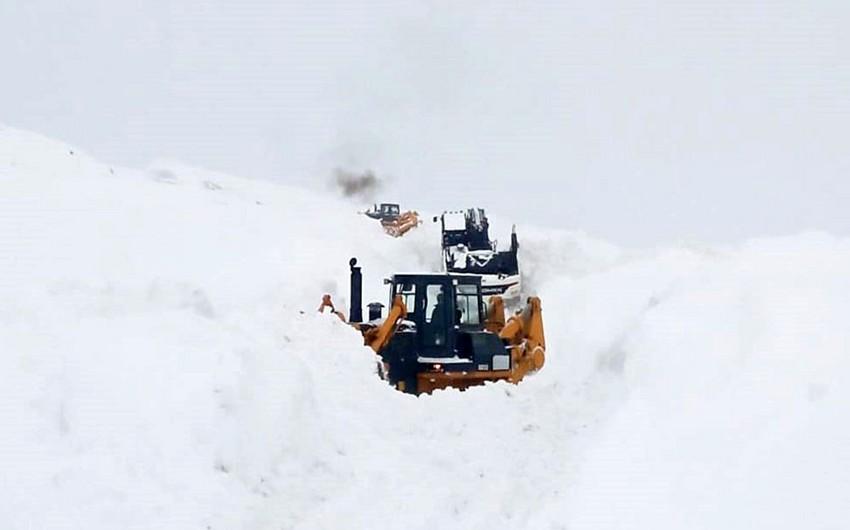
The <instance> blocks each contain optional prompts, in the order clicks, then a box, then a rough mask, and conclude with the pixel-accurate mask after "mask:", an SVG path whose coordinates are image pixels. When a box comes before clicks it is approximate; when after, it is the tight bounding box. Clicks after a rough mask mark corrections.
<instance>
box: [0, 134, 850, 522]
mask: <svg viewBox="0 0 850 530" xmlns="http://www.w3.org/2000/svg"><path fill="white" fill-rule="evenodd" d="M0 190H2V194H0V299H2V300H3V303H2V304H0V352H2V355H0V425H2V427H0V469H3V473H2V474H0V527H2V528H4V529H5V528H9V529H25V528H26V529H29V528H51V529H54V528H68V529H99V528H104V529H105V528H109V529H112V528H123V529H135V528H139V529H141V528H158V529H161V528H166V529H168V528H174V529H186V528H199V529H207V528H209V529H227V530H230V529H281V528H285V529H325V528H327V529H338V528H396V527H399V526H404V527H407V528H422V529H425V528H482V527H488V528H492V529H499V528H533V529H537V528H552V529H555V528H618V529H626V528H659V529H664V528H712V529H713V528H726V529H735V528H741V529H744V528H747V529H748V528H768V527H769V528H789V529H791V528H794V529H797V528H808V529H831V528H835V529H838V528H843V527H844V526H845V521H846V520H847V518H848V515H850V493H848V492H850V426H848V423H847V422H846V421H845V418H846V413H847V404H848V403H850V391H848V389H847V385H846V380H847V378H848V375H850V357H848V355H847V352H848V345H850V328H849V327H848V326H847V324H846V320H847V315H848V314H850V277H848V275H847V271H848V270H850V240H847V239H842V238H837V237H834V236H831V235H828V234H821V233H810V234H800V235H795V236H789V237H785V238H773V239H762V240H753V241H750V242H748V243H746V244H744V245H741V246H739V247H735V248H700V247H697V246H693V245H692V246H690V247H687V248H670V249H653V250H646V251H639V252H638V251H625V250H622V249H619V248H616V247H613V246H611V245H609V244H607V243H605V242H601V241H597V240H594V239H593V238H591V237H589V236H587V235H585V234H582V233H575V232H565V231H559V230H551V229H545V228H537V227H527V226H518V227H517V233H518V235H519V237H520V241H521V245H522V246H521V249H520V253H521V255H520V259H521V260H522V264H523V274H524V278H523V283H524V286H525V289H527V290H529V294H530V293H531V292H533V293H535V294H538V295H539V296H540V297H541V299H542V301H543V308H544V318H545V323H546V338H547V364H546V366H545V367H544V369H543V370H542V371H541V372H540V373H538V374H536V375H534V376H532V377H529V378H527V379H526V380H525V381H524V382H523V383H522V384H520V385H518V386H512V385H509V384H507V383H496V384H488V385H486V386H485V387H480V388H475V389H471V390H469V391H467V392H464V393H460V392H457V391H454V390H446V391H438V392H436V393H435V394H434V395H433V396H427V397H420V398H416V397H413V396H409V395H405V394H401V393H398V392H395V391H394V390H392V389H391V388H389V387H388V386H387V385H385V384H384V383H383V382H382V381H380V380H379V379H378V377H377V376H376V375H375V363H374V356H373V355H372V354H371V351H370V350H368V349H367V348H365V347H363V346H362V342H361V340H360V337H359V335H358V334H357V333H356V332H355V331H353V330H352V329H350V328H349V327H348V326H346V325H344V324H343V323H342V322H340V321H339V320H338V319H337V318H336V317H334V316H332V315H329V314H318V313H317V312H316V307H317V306H318V304H319V301H320V299H321V295H322V294H324V293H326V292H327V293H331V294H332V295H333V296H334V300H335V302H336V303H337V306H338V307H340V308H344V307H345V306H346V305H347V292H346V291H347V286H348V276H347V274H348V259H349V258H350V257H351V256H357V257H358V260H359V263H360V265H361V266H362V267H363V274H364V300H365V301H372V300H379V301H382V302H385V301H386V300H385V298H386V287H385V286H384V285H383V284H382V282H381V281H380V280H381V278H384V277H386V276H389V275H390V274H392V273H393V272H396V271H398V270H430V271H437V270H439V267H440V249H439V226H438V225H435V224H433V223H425V224H423V225H421V226H420V227H418V228H417V229H416V230H413V231H411V232H410V233H409V234H407V235H406V236H405V237H404V238H399V239H395V238H390V237H386V236H385V235H384V234H383V231H382V229H381V227H380V224H379V223H377V222H375V221H373V220H370V219H368V218H366V217H365V216H361V215H357V214H356V213H355V212H356V210H357V205H354V204H351V203H348V202H345V201H342V200H339V199H336V198H334V197H331V196H325V195H318V194H315V193H312V192H307V191H304V190H300V189H297V188H291V187H285V186H280V185H275V184H272V183H268V182H261V181H252V180H247V179H240V178H236V177H231V176H227V175H220V174H214V173H211V172H207V171H204V170H200V169H196V168H189V167H186V166H183V165H181V164H179V163H176V162H169V161H158V162H157V163H155V164H153V165H152V166H151V167H150V168H148V169H147V170H132V169H127V168H119V167H109V166H107V165H104V164H102V163H100V162H98V161H96V160H94V159H92V158H91V157H88V156H86V155H85V154H84V153H82V152H80V151H78V150H77V149H75V148H73V147H71V146H67V145H63V144H61V143H59V142H55V141H53V140H49V139H46V138H42V137H40V136H38V135H34V134H31V133H26V132H22V131H18V130H15V129H11V128H7V127H0ZM492 217H495V215H492ZM493 220H494V221H495V222H505V223H509V222H510V220H509V219H505V220H497V219H493Z"/></svg>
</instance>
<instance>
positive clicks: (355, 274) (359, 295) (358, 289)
mask: <svg viewBox="0 0 850 530" xmlns="http://www.w3.org/2000/svg"><path fill="white" fill-rule="evenodd" d="M348 266H349V267H350V268H351V309H350V310H349V312H348V321H349V322H363V274H362V273H361V272H360V267H358V266H357V258H351V260H349V262H348Z"/></svg>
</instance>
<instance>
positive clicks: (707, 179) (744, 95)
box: [0, 0, 850, 245]
mask: <svg viewBox="0 0 850 530" xmlns="http://www.w3.org/2000/svg"><path fill="white" fill-rule="evenodd" d="M848 28H850V2H848V1H847V0H834V1H827V0H822V1H817V0H814V1H802V0H794V1H787V0H771V1H768V0H762V1H753V0H735V1H728V0H717V1H710V2H709V1H703V0H690V1H689V0H676V1H652V2H634V1H624V0H616V1H608V2H602V1H601V2H590V1H586V0H585V1H582V2H570V1H552V2H531V1H526V2H521V1H513V2H506V1H488V2H484V1H478V0H476V1H469V2H462V1H457V0H455V1H441V2H424V1H423V2H404V1H384V2H352V1H332V0H313V1H307V0H304V1H300V2H291V1H285V0H276V1H260V0H240V1H233V0H227V1H225V0H208V1H193V0H167V1H166V0H132V1H126V0H125V1H122V0H74V1H72V2H59V1H58V0H52V1H42V0H0V67H2V74H0V122H3V123H6V124H8V125H12V126H17V127H22V128H26V129H30V130H34V131H37V132H40V133H43V134H46V135H48V136H53V137H57V138H59V139H62V140H65V141H68V142H71V143H74V144H76V145H78V146H80V147H81V148H84V149H86V150H88V151H89V152H91V153H92V154H94V155H95V156H97V157H99V158H101V159H102V160H105V161H108V162H111V163H114V164H123V165H130V166H137V167H145V166H146V165H147V164H148V163H149V162H150V161H151V160H153V159H155V158H163V157H164V158H173V159H178V160H182V161H184V162H186V163H189V164H192V165H197V166H201V167H206V168H210V169H214V170H220V171H226V172H230V173H234V174H240V175H246V176H251V177H255V178H268V179H275V180H279V181H282V182H292V183H299V184H309V185H311V186H317V187H323V186H324V183H325V182H326V181H327V180H328V178H329V175H330V173H331V170H332V169H333V168H334V167H337V166H341V167H345V168H348V169H352V170H360V169H366V168H371V169H373V170H375V171H376V172H377V173H378V174H379V175H385V176H388V177H390V178H391V179H392V183H391V185H390V186H389V187H388V188H387V189H386V190H385V193H384V194H382V196H381V197H379V199H385V200H398V201H400V202H402V203H403V206H410V207H416V208H420V209H439V208H443V207H446V208H448V207H463V206H471V205H480V206H485V207H487V208H490V209H491V210H495V211H497V212H501V213H503V214H510V215H511V217H514V218H516V219H517V220H518V221H520V222H532V223H536V224H542V225H551V226H558V227H563V228H567V229H582V230H585V231H587V232H589V233H591V234H594V235H598V236H602V237H605V238H608V239H610V240H612V241H615V242H618V243H623V244H628V245H645V244H656V243H671V242H676V241H682V240H687V241H708V242H726V241H738V240H740V239H742V238H745V237H750V236H757V235H766V234H789V233H796V232H799V231H802V230H810V229H821V230H828V231H830V232H833V233H836V234H840V235H848V234H850V207H848V204H850V37H848V34H850V29H848Z"/></svg>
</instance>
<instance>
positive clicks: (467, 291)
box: [456, 284, 481, 326]
mask: <svg viewBox="0 0 850 530" xmlns="http://www.w3.org/2000/svg"><path fill="white" fill-rule="evenodd" d="M456 302H457V311H458V313H459V318H460V322H459V323H460V324H463V325H470V326H471V325H479V324H480V323H481V312H480V308H481V306H480V305H479V304H478V289H476V288H475V286H474V285H468V284H467V285H464V284H460V285H458V286H457V298H456Z"/></svg>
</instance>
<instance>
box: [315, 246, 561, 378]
mask: <svg viewBox="0 0 850 530" xmlns="http://www.w3.org/2000/svg"><path fill="white" fill-rule="evenodd" d="M349 267H350V274H351V307H350V308H349V316H348V323H349V324H350V325H352V326H354V327H355V328H356V329H358V330H360V332H361V333H362V334H363V339H364V343H365V344H366V345H367V346H369V347H371V348H372V350H374V351H375V353H377V354H378V355H379V356H380V361H379V363H378V373H379V374H380V375H381V377H383V378H384V379H385V380H387V381H388V382H389V383H390V384H391V385H393V386H394V387H395V388H397V389H398V390H400V391H402V392H406V393H410V394H416V395H419V394H430V393H431V392H433V391H434V390H437V389H443V388H458V389H461V390H463V389H466V388H468V387H471V386H475V385H481V384H484V383H486V382H488V381H508V382H511V383H519V381H521V380H522V379H523V377H525V376H526V375H528V374H530V373H533V372H536V371H537V370H540V369H541V368H542V367H543V363H544V361H545V351H546V340H545V337H544V333H543V314H542V308H541V304H540V299H539V298H537V297H530V298H528V300H527V301H526V306H525V307H524V308H522V309H520V310H518V311H517V312H516V313H515V314H513V315H510V316H509V317H508V318H506V317H505V306H504V302H503V301H502V298H501V297H500V296H492V297H490V299H489V302H488V303H487V304H485V302H484V298H483V295H482V291H481V278H480V277H478V276H474V275H457V274H449V273H408V274H395V275H393V276H392V277H391V278H388V279H385V280H384V283H385V284H386V285H388V286H389V308H388V311H387V315H386V316H384V315H383V309H384V305H383V304H381V303H379V302H374V303H371V304H369V305H368V310H369V313H368V320H366V321H364V319H363V309H362V271H361V268H360V267H359V266H357V260H356V258H352V259H351V261H350V262H349ZM328 306H329V307H330V308H331V310H332V311H334V312H335V313H336V314H337V316H339V317H340V318H341V319H342V320H345V315H344V314H342V313H341V312H339V311H336V310H335V309H334V308H333V302H332V301H331V298H330V296H329V295H325V297H324V298H323V302H322V305H321V306H320V307H319V310H320V311H321V310H323V309H324V308H325V307H328Z"/></svg>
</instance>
